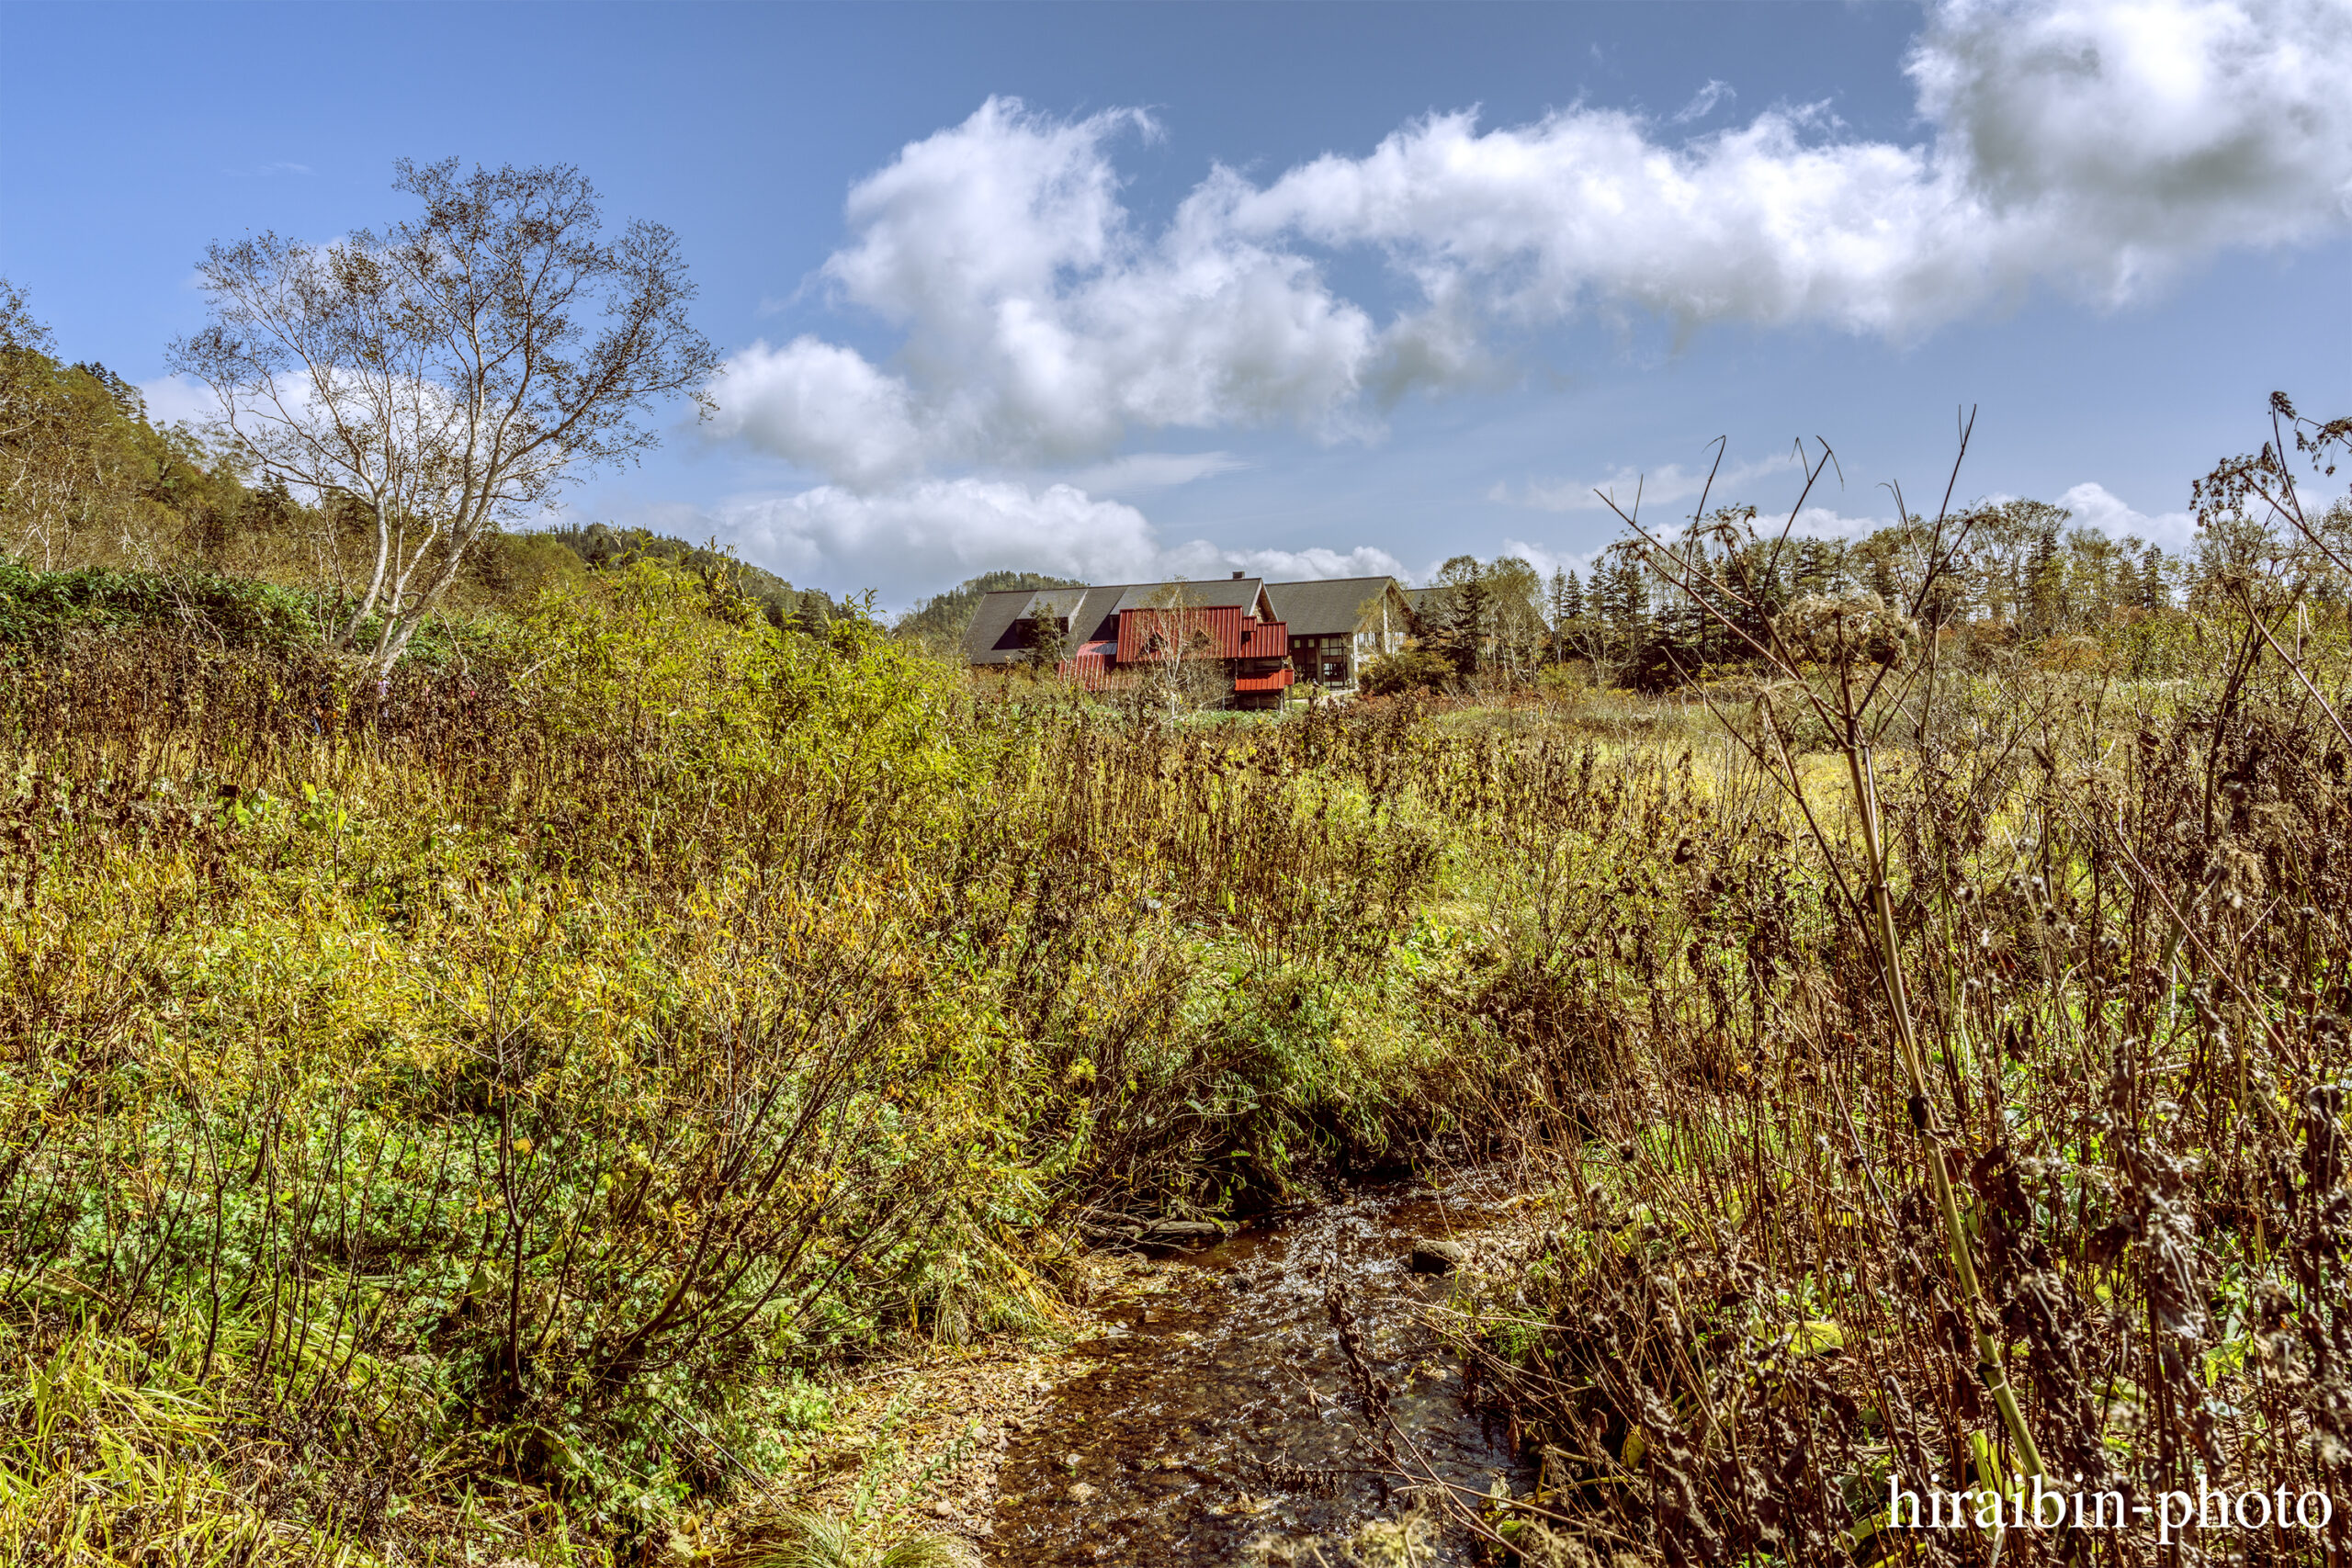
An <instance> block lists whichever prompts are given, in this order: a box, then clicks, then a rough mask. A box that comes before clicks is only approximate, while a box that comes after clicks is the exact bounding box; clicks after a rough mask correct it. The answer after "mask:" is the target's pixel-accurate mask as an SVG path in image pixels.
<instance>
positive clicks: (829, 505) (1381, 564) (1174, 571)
mask: <svg viewBox="0 0 2352 1568" xmlns="http://www.w3.org/2000/svg"><path fill="white" fill-rule="evenodd" d="M715 522H716V525H717V527H718V531H719V533H720V535H721V536H722V537H724V538H726V539H728V540H729V542H730V543H732V544H734V545H735V546H736V547H738V548H739V549H741V551H742V553H743V557H744V558H745V559H747V560H750V561H752V562H753V563H754V564H756V565H759V566H763V567H766V568H767V569H768V570H772V571H775V572H777V573H779V574H780V575H782V576H784V577H786V578H789V579H791V580H792V581H796V582H799V583H803V584H810V585H816V586H821V587H825V588H828V589H831V590H832V591H833V592H849V591H854V590H856V589H863V588H869V587H870V588H873V589H876V591H877V592H878V593H879V595H880V597H881V599H882V601H883V602H884V603H885V604H907V603H910V602H911V601H912V600H913V599H914V598H916V597H917V596H919V595H921V594H924V593H932V592H938V591H939V590H941V589H943V588H946V587H950V586H952V585H954V584H955V583H956V582H957V581H961V580H963V579H965V578H967V577H973V576H977V575H978V573H980V572H983V571H989V570H996V569H998V568H1005V569H1009V570H1026V571H1042V572H1049V573H1052V574H1053V575H1055V576H1057V577H1075V578H1079V579H1080V580H1082V581H1089V582H1138V581H1158V580H1159V579H1162V578H1170V577H1188V578H1194V579H1200V578H1209V577H1223V576H1225V575H1227V573H1228V572H1231V571H1234V570H1240V571H1243V572H1246V573H1249V574H1250V575H1252V576H1259V577H1268V578H1273V579H1276V580H1282V579H1296V578H1309V577H1370V576H1376V575H1378V574H1380V573H1383V572H1388V573H1392V574H1395V575H1397V576H1400V577H1401V576H1403V575H1404V569H1403V567H1402V566H1401V564H1400V563H1399V562H1398V561H1397V558H1395V557H1394V556H1391V555H1389V554H1387V553H1386V552H1385V551H1383V550H1377V549H1372V548H1368V547H1360V548H1357V549H1354V550H1350V551H1346V552H1341V551H1338V550H1331V549H1306V550H1295V551H1293V550H1272V549H1227V548H1223V547H1218V546H1216V545H1212V544H1209V543H1208V542H1206V541H1205V540H1201V539H1194V540H1190V541H1187V542H1184V543H1180V544H1172V545H1171V544H1167V543H1164V542H1163V541H1162V540H1161V538H1160V536H1159V529H1158V527H1157V526H1156V525H1153V524H1152V522H1151V521H1150V520H1149V519H1148V518H1147V517H1146V516H1145V515H1144V514H1143V513H1141V512H1138V511H1137V510H1136V509H1135V508H1134V507H1132V506H1129V505H1126V504H1125V503H1124V502H1116V501H1104V500H1099V499H1097V498H1095V497H1093V496H1091V495H1089V494H1087V493H1086V492H1085V491H1081V490H1079V489H1078V488H1076V487H1075V486H1072V485H1067V484H1053V485H1045V486H1031V485H1027V484H1023V483H1020V482H1018V481H1014V480H1007V479H973V478H964V479H923V480H919V481H917V482H914V483H912V484H908V485H904V486H899V487H898V488H895V489H891V490H887V491H871V492H860V491H853V490H849V489H847V488H845V487H842V486H838V485H820V486H819V487H817V488H815V489H813V490H808V491H801V492H800V493H798V494H797V495H788V496H774V497H763V498H747V499H742V500H738V501H733V502H727V503H725V504H723V505H722V506H720V507H719V508H718V513H717V516H716V519H715Z"/></svg>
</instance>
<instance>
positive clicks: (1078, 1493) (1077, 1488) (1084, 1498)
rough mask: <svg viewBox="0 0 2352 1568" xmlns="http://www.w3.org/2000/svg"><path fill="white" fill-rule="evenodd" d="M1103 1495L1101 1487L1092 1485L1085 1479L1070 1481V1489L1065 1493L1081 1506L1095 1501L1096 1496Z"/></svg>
mask: <svg viewBox="0 0 2352 1568" xmlns="http://www.w3.org/2000/svg"><path fill="white" fill-rule="evenodd" d="M1064 1495H1066V1496H1068V1497H1069V1500H1070V1501H1071V1502H1073V1503H1076V1504H1077V1505H1078V1506H1080V1507H1081V1508H1082V1507H1084V1506H1086V1505H1087V1504H1089V1503H1091V1502H1092V1501H1094V1499H1095V1498H1097V1497H1100V1496H1101V1495H1103V1494H1102V1492H1101V1490H1100V1489H1099V1488H1097V1487H1093V1486H1090V1485H1088V1484H1087V1483H1085V1482H1083V1481H1077V1482H1072V1483H1070V1488H1069V1492H1067V1493H1066V1494H1064Z"/></svg>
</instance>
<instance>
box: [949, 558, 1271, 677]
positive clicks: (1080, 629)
mask: <svg viewBox="0 0 2352 1568" xmlns="http://www.w3.org/2000/svg"><path fill="white" fill-rule="evenodd" d="M1167 604H1188V605H1194V606H1197V607H1199V608H1202V609H1226V608H1233V607H1238V608H1239V609H1240V611H1241V613H1242V614H1243V615H1256V616H1258V617H1259V618H1260V619H1261V620H1276V619H1279V618H1280V617H1279V616H1277V615H1275V614H1274V613H1273V606H1272V602H1271V601H1270V600H1269V599H1268V598H1267V596H1266V584H1265V581H1264V580H1263V579H1262V578H1256V577H1212V578H1204V579H1203V580H1202V581H1198V582H1183V581H1172V582H1112V583H1104V584H1102V585H1100V586H1098V587H1093V588H1001V589H999V590H997V591H996V592H993V593H990V594H988V595H987V596H985V597H984V598H982V599H981V600H980V603H979V606H978V608H977V609H975V610H974V611H973V612H972V622H971V625H970V626H967V627H966V628H965V630H964V658H965V660H967V662H969V663H972V664H1018V663H1020V662H1021V661H1022V660H1024V659H1026V658H1028V657H1029V642H1028V640H1027V637H1026V635H1025V626H1024V623H1027V622H1030V621H1033V620H1035V618H1036V617H1037V616H1038V615H1052V616H1054V617H1055V618H1056V619H1057V620H1060V621H1062V622H1064V623H1066V626H1067V630H1066V631H1065V633H1064V636H1065V637H1067V638H1068V640H1069V643H1070V645H1071V646H1073V647H1074V646H1076V645H1077V644H1079V643H1083V642H1102V641H1106V640H1108V641H1115V640H1117V638H1118V636H1119V612H1120V611H1122V610H1140V609H1148V608H1158V607H1161V606H1164V605H1167Z"/></svg>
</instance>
